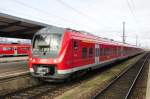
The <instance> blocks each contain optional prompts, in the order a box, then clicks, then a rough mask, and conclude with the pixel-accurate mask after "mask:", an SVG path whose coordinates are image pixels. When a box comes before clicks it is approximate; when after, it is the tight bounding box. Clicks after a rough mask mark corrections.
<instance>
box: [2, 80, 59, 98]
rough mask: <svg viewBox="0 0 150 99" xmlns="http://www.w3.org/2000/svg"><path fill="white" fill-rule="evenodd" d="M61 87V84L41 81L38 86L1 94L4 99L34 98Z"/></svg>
mask: <svg viewBox="0 0 150 99" xmlns="http://www.w3.org/2000/svg"><path fill="white" fill-rule="evenodd" d="M58 88H60V86H59V85H52V84H48V83H41V84H39V85H36V86H32V87H29V88H25V89H22V90H18V91H16V92H12V93H8V94H6V95H3V96H1V98H4V99H22V98H23V99H34V98H38V97H39V96H41V95H44V94H47V93H50V92H51V91H54V90H57V89H58Z"/></svg>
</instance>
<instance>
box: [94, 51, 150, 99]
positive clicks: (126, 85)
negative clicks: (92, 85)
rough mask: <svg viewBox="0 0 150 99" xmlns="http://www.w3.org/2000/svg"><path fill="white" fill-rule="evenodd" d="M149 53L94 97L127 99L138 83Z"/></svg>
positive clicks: (98, 98)
mask: <svg viewBox="0 0 150 99" xmlns="http://www.w3.org/2000/svg"><path fill="white" fill-rule="evenodd" d="M148 58H149V53H148V54H147V55H145V56H144V57H143V58H142V59H141V60H140V61H138V62H137V63H136V64H134V65H133V66H131V67H129V68H127V69H126V70H125V71H124V72H122V73H121V74H120V75H119V76H118V77H117V78H115V79H114V80H113V81H111V82H110V83H109V84H108V85H107V86H106V87H105V88H104V89H103V90H102V91H100V92H98V93H97V94H96V95H95V96H93V97H92V99H127V98H128V96H129V95H130V92H131V90H132V88H133V86H134V84H135V83H136V80H137V78H138V76H139V74H140V73H141V71H142V68H143V67H144V65H145V64H146V62H148V61H147V60H148Z"/></svg>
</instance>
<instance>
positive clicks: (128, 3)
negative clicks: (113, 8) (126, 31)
mask: <svg viewBox="0 0 150 99" xmlns="http://www.w3.org/2000/svg"><path fill="white" fill-rule="evenodd" d="M131 1H132V0H131ZM126 3H127V6H128V8H129V10H130V12H131V14H132V16H133V18H134V20H135V23H136V25H137V27H138V30H139V29H140V26H139V22H138V20H137V17H136V14H135V13H134V11H133V9H132V7H131V5H130V2H129V0H126ZM132 5H133V6H134V2H133V1H132ZM134 10H135V8H134Z"/></svg>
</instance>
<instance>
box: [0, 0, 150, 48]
mask: <svg viewBox="0 0 150 99" xmlns="http://www.w3.org/2000/svg"><path fill="white" fill-rule="evenodd" d="M149 4H150V1H149V0H1V3H0V12H2V13H7V14H11V15H15V16H18V17H22V18H26V19H30V20H34V21H39V22H43V23H47V24H50V25H55V26H59V27H65V28H66V27H67V28H72V29H77V30H84V31H88V32H91V33H93V34H96V35H98V36H101V37H107V38H110V39H114V40H117V41H122V37H121V36H122V22H123V21H125V22H126V25H125V27H126V28H125V29H126V30H125V31H126V36H127V38H126V42H127V43H131V44H135V41H136V35H137V36H138V45H141V46H144V47H145V46H149V47H150V44H149V43H150V39H149V38H150V5H149Z"/></svg>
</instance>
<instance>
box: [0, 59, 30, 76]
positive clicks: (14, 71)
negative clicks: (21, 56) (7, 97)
mask: <svg viewBox="0 0 150 99" xmlns="http://www.w3.org/2000/svg"><path fill="white" fill-rule="evenodd" d="M25 73H29V70H28V61H20V62H13V63H0V79H3V78H7V77H13V76H17V75H21V74H25Z"/></svg>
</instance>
